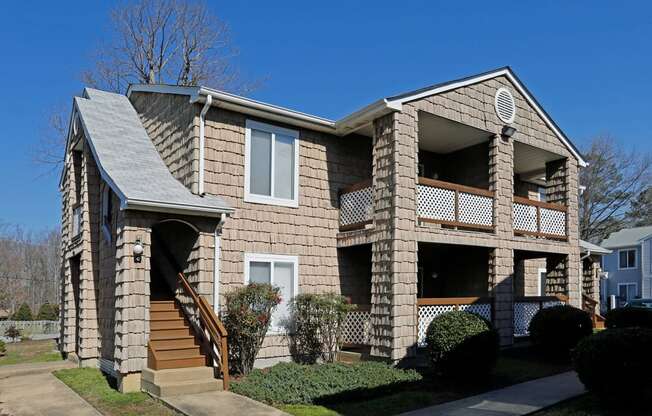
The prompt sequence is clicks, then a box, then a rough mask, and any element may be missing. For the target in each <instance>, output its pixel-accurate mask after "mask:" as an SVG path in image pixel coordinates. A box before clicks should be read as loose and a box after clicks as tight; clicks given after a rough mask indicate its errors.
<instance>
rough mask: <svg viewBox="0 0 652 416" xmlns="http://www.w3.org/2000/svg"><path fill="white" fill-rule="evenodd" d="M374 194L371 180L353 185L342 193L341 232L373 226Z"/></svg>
mask: <svg viewBox="0 0 652 416" xmlns="http://www.w3.org/2000/svg"><path fill="white" fill-rule="evenodd" d="M372 208H373V192H372V191H371V180H366V181H362V182H359V183H356V184H353V185H351V186H349V187H347V188H344V189H342V190H341V191H340V231H349V230H355V229H358V228H364V226H365V225H367V224H371V215H372Z"/></svg>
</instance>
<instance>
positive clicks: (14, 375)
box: [0, 361, 101, 416]
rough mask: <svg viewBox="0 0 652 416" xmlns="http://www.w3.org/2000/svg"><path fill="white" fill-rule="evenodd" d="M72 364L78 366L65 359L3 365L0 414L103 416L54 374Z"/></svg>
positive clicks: (0, 379) (14, 415) (0, 381)
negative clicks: (53, 372) (50, 361)
mask: <svg viewBox="0 0 652 416" xmlns="http://www.w3.org/2000/svg"><path fill="white" fill-rule="evenodd" d="M70 366H74V365H73V364H72V363H66V362H65V361H61V362H56V363H41V364H39V365H34V364H18V365H12V366H6V367H11V368H10V369H8V368H2V367H0V415H9V416H46V415H47V416H101V414H100V413H99V412H98V411H97V410H95V408H93V407H92V406H91V405H89V404H88V403H86V402H85V401H84V400H83V399H82V398H81V397H79V396H78V395H77V394H76V393H75V392H73V391H72V390H70V389H69V388H68V386H66V385H65V384H63V383H62V382H61V381H59V379H57V378H56V377H55V376H53V375H52V374H51V372H52V371H54V370H58V369H60V368H65V367H70ZM3 367H4V366H3Z"/></svg>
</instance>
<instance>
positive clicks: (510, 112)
mask: <svg viewBox="0 0 652 416" xmlns="http://www.w3.org/2000/svg"><path fill="white" fill-rule="evenodd" d="M495 106H496V114H498V118H500V119H501V120H502V122H503V123H507V124H510V123H513V122H514V117H516V104H515V103H514V97H513V96H512V93H511V92H509V90H508V89H507V88H498V91H496V102H495Z"/></svg>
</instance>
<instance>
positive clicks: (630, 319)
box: [605, 308, 652, 328]
mask: <svg viewBox="0 0 652 416" xmlns="http://www.w3.org/2000/svg"><path fill="white" fill-rule="evenodd" d="M605 320H606V321H605V326H606V327H607V328H631V327H640V328H652V309H647V308H617V309H612V310H610V311H609V312H607V316H605Z"/></svg>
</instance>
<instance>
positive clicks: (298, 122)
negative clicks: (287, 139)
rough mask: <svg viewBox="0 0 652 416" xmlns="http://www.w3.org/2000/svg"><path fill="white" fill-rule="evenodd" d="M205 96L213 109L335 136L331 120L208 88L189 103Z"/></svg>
mask: <svg viewBox="0 0 652 416" xmlns="http://www.w3.org/2000/svg"><path fill="white" fill-rule="evenodd" d="M207 95H210V96H211V97H213V106H215V107H220V108H224V109H227V110H232V111H238V112H241V113H244V114H247V115H252V116H256V117H260V118H263V119H266V120H274V121H278V122H282V123H287V124H290V125H293V126H299V127H305V128H309V129H312V130H317V131H322V132H325V133H330V134H337V132H336V131H335V122H334V121H332V120H329V119H326V118H322V117H317V116H313V115H311V114H307V113H302V112H300V111H294V110H290V109H288V108H284V107H279V106H276V105H271V104H267V103H263V102H261V101H256V100H252V99H249V98H245V97H241V96H239V95H235V94H229V93H227V92H223V91H217V90H213V89H210V88H200V89H199V91H198V94H197V96H196V97H195V98H194V99H192V98H191V102H205V100H206V98H204V97H206V96H207Z"/></svg>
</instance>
